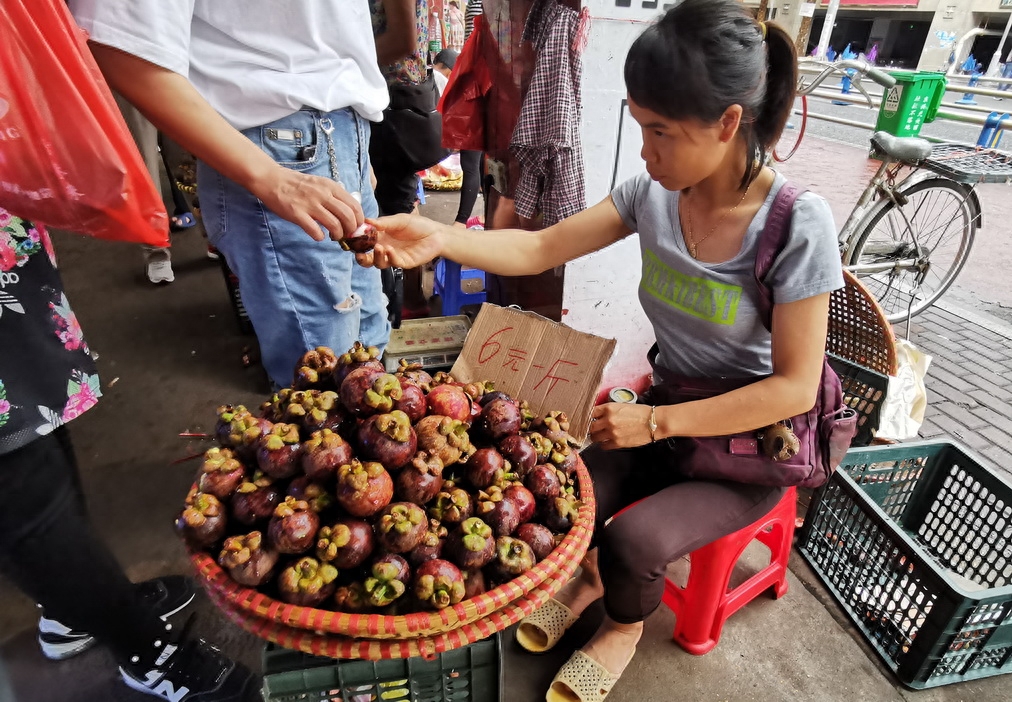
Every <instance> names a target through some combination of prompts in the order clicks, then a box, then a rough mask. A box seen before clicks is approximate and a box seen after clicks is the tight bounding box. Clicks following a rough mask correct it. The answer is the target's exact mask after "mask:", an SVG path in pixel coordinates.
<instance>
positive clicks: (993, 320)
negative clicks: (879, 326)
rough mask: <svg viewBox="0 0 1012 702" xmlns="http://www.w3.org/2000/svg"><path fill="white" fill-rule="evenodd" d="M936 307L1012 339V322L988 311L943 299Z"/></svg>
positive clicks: (898, 324)
mask: <svg viewBox="0 0 1012 702" xmlns="http://www.w3.org/2000/svg"><path fill="white" fill-rule="evenodd" d="M934 307H937V308H938V309H940V310H942V311H943V312H948V313H949V314H951V315H954V316H956V317H959V318H960V319H963V320H965V321H967V322H970V323H971V324H975V325H977V326H978V327H983V328H984V329H987V330H988V331H990V332H994V333H995V334H998V335H999V336H1003V337H1005V338H1006V339H1009V340H1012V324H1009V323H1008V322H1005V321H1004V320H1001V319H998V318H997V317H993V316H991V315H989V314H987V313H986V312H977V311H976V310H968V309H966V308H965V307H960V306H958V305H954V304H952V303H951V302H945V301H943V300H939V301H937V302H936V303H935V304H934ZM915 319H916V318H915ZM903 324H905V323H904V322H899V323H897V324H896V326H897V327H901V326H902V325H903Z"/></svg>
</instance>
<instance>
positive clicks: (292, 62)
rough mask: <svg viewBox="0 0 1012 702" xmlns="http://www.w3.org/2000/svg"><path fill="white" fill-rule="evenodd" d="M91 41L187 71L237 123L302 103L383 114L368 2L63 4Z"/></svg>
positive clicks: (383, 91) (91, 0)
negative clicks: (68, 7)
mask: <svg viewBox="0 0 1012 702" xmlns="http://www.w3.org/2000/svg"><path fill="white" fill-rule="evenodd" d="M69 5H70V9H71V12H73V14H74V17H75V18H76V19H77V22H78V23H79V24H80V25H81V27H82V28H84V29H85V30H87V32H88V33H89V34H90V35H91V39H92V40H93V41H95V42H98V43H99V44H105V45H107V46H111V47H113V48H116V49H119V50H121V51H125V52H127V53H129V54H133V55H134V56H137V57H139V58H142V59H145V60H146V61H150V62H151V63H154V64H157V65H159V66H161V67H163V68H167V69H169V70H171V71H175V72H176V73H179V74H181V75H183V76H187V77H188V78H189V79H190V82H191V83H193V85H194V87H195V88H196V89H197V90H198V91H199V92H200V94H201V95H203V96H204V98H205V99H206V100H207V101H208V102H209V103H210V104H211V106H212V107H214V109H216V110H217V111H218V112H219V113H221V115H222V116H223V117H224V118H225V119H226V120H228V121H229V122H230V123H231V124H232V126H234V127H235V128H236V129H247V128H249V127H255V126H258V125H262V124H268V123H270V122H273V121H275V120H278V119H280V118H282V117H285V116H287V115H290V114H292V113H293V112H295V111H297V110H299V109H301V108H302V107H304V106H305V107H312V108H316V109H319V110H324V111H331V110H339V109H343V108H346V107H351V108H353V109H354V110H355V111H356V112H358V113H359V114H360V115H362V117H364V118H366V119H370V120H373V121H379V120H380V119H382V114H383V110H384V108H385V107H386V106H387V102H388V100H389V97H388V94H387V87H386V82H385V81H384V80H383V76H382V75H381V74H380V70H379V66H378V65H377V62H376V44H375V42H374V40H373V33H372V22H371V19H370V16H369V3H368V0H241V1H239V0H69Z"/></svg>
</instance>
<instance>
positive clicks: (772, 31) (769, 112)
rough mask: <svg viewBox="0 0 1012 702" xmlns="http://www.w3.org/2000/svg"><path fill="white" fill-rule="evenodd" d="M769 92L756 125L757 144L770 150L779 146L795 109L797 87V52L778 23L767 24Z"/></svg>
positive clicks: (767, 85) (766, 150) (767, 83)
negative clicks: (781, 136)
mask: <svg viewBox="0 0 1012 702" xmlns="http://www.w3.org/2000/svg"><path fill="white" fill-rule="evenodd" d="M765 31H766V55H767V72H766V96H765V98H764V99H763V102H762V107H761V108H760V109H759V114H757V115H756V120H755V124H754V125H753V129H754V133H755V139H756V141H757V142H758V146H759V147H760V148H761V149H762V150H763V151H764V152H768V151H770V150H771V149H773V147H774V146H776V144H777V142H778V141H779V140H780V135H781V134H783V131H784V127H785V126H787V120H788V119H789V118H790V116H791V110H792V109H794V98H795V95H796V94H797V87H798V53H797V51H796V50H795V48H794V42H793V41H792V40H791V37H790V35H789V34H787V32H785V31H784V30H783V28H781V27H780V26H779V25H776V24H766V25H765Z"/></svg>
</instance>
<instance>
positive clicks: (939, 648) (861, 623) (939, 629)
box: [798, 442, 1012, 689]
mask: <svg viewBox="0 0 1012 702" xmlns="http://www.w3.org/2000/svg"><path fill="white" fill-rule="evenodd" d="M798 548H799V550H800V551H801V554H802V556H803V557H804V558H805V560H806V561H808V563H809V564H810V565H811V566H812V568H813V569H814V570H815V572H816V573H817V574H818V576H819V578H820V579H821V580H822V582H823V583H825V585H826V587H827V588H828V589H829V591H830V592H831V593H832V594H833V596H834V597H835V598H836V600H837V601H838V602H839V603H840V605H841V606H842V607H843V609H844V610H845V611H846V612H847V614H848V615H849V616H850V618H851V619H852V620H853V622H854V624H855V625H856V626H857V628H858V629H859V630H860V631H861V632H862V633H863V634H864V636H865V638H866V639H867V640H868V642H869V643H870V644H871V646H872V648H874V649H875V651H877V652H878V654H879V656H880V657H881V658H882V660H883V661H884V662H885V664H886V665H887V666H888V667H889V668H891V669H892V670H893V672H894V673H895V674H896V676H897V678H899V680H900V682H902V683H903V684H905V685H907V686H908V687H911V688H914V689H922V688H928V687H937V686H939V685H947V684H950V683H955V682H962V681H965V680H973V679H975V678H984V677H990V676H993V675H1000V674H1002V673H1008V672H1012V485H1010V484H1009V482H1007V481H1006V480H1004V479H1002V478H999V477H998V476H997V475H995V474H994V472H993V471H992V470H990V469H989V468H987V467H985V466H984V465H983V463H982V462H981V461H980V460H979V459H978V458H976V457H975V456H973V455H972V454H970V453H969V452H968V451H966V450H965V449H963V448H961V447H959V446H957V445H955V444H950V443H944V442H941V443H940V442H918V443H910V444H898V445H894V446H878V447H872V448H866V449H852V450H851V451H849V452H848V453H847V456H846V458H845V459H844V461H843V463H842V464H841V466H840V469H839V470H837V471H836V473H834V474H833V476H832V477H831V478H830V480H829V481H828V482H827V483H826V485H825V486H823V487H822V488H821V489H820V490H819V491H818V492H817V493H816V494H815V496H814V497H813V498H812V504H811V506H810V507H809V510H808V514H807V516H806V518H805V524H804V526H803V527H802V529H801V533H800V535H799V537H798Z"/></svg>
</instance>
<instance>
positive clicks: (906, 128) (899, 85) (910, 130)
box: [875, 71, 946, 137]
mask: <svg viewBox="0 0 1012 702" xmlns="http://www.w3.org/2000/svg"><path fill="white" fill-rule="evenodd" d="M892 76H893V78H895V79H896V85H894V86H893V87H891V88H887V89H886V91H885V93H884V94H883V95H882V104H881V105H880V106H879V110H878V122H877V123H876V125H875V129H876V130H880V131H885V132H889V133H890V134H892V135H894V136H899V137H906V136H917V135H918V134H920V133H921V127H923V126H924V123H925V122H931V121H933V120H934V119H935V115H937V114H938V108H939V107H940V106H941V104H942V98H943V97H944V96H945V85H946V79H945V75H944V74H942V73H929V72H923V71H922V72H920V73H913V74H910V73H893V74H892Z"/></svg>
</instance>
